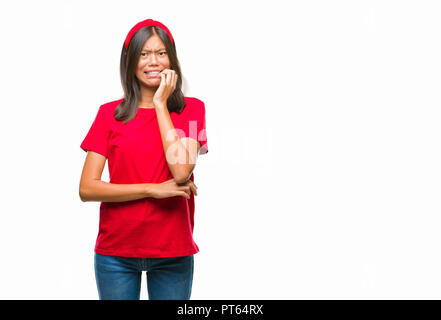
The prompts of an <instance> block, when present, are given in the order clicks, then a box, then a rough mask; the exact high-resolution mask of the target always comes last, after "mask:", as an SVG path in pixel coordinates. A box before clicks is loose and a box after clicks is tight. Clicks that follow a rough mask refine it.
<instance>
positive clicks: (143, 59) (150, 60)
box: [136, 34, 170, 87]
mask: <svg viewBox="0 0 441 320" xmlns="http://www.w3.org/2000/svg"><path fill="white" fill-rule="evenodd" d="M164 69H170V60H169V59H168V54H167V51H166V49H165V45H164V43H163V42H162V40H161V38H159V36H158V35H156V34H153V35H152V36H151V37H150V38H149V39H147V41H146V42H145V43H144V46H143V48H142V50H141V56H140V57H139V61H138V68H137V70H136V77H137V78H138V80H139V82H140V84H141V85H144V86H146V87H157V86H159V84H160V83H161V75H160V74H159V72H161V71H162V70H164ZM152 71H154V72H156V73H150V72H152Z"/></svg>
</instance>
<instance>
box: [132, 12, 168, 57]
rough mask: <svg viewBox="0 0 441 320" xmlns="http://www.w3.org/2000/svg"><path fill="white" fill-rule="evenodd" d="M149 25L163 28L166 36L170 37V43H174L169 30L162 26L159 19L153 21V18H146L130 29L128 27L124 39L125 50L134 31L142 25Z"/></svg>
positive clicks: (142, 26)
mask: <svg viewBox="0 0 441 320" xmlns="http://www.w3.org/2000/svg"><path fill="white" fill-rule="evenodd" d="M150 26H155V27H159V28H161V29H162V30H164V31H165V32H167V34H168V36H169V38H170V41H171V43H172V44H173V45H174V42H173V37H172V35H171V33H170V30H168V28H167V27H166V26H164V25H163V24H162V23H161V22H159V21H155V20H152V19H147V20H144V21H141V22H138V23H137V24H136V25H135V26H134V27H133V28H132V29H130V31H129V33H128V34H127V37H126V41H124V47H125V48H126V51H127V48H128V47H129V43H130V40H131V39H132V37H133V35H134V34H135V33H136V32H138V30H139V29H141V28H144V27H150Z"/></svg>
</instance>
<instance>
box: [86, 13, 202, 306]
mask: <svg viewBox="0 0 441 320" xmlns="http://www.w3.org/2000/svg"><path fill="white" fill-rule="evenodd" d="M120 72H121V83H122V86H123V89H124V97H123V98H122V99H119V100H116V101H112V102H108V103H105V104H103V105H101V106H100V107H99V109H98V112H97V114H96V118H95V120H94V122H93V124H92V126H91V127H90V129H89V132H88V133H87V135H86V137H85V139H84V140H83V142H82V144H81V148H82V149H83V150H84V151H86V152H87V156H86V160H85V163H84V167H83V172H82V175H81V182H80V190H79V191H80V197H81V200H82V201H100V202H101V205H100V221H99V232H98V237H97V240H96V245H95V256H94V262H95V277H96V283H97V288H98V294H99V298H100V299H137V300H138V299H139V297H140V284H141V273H142V271H147V289H148V296H149V299H150V300H152V299H162V300H164V299H180V300H188V299H190V294H191V288H192V280H193V266H194V259H193V255H194V254H195V253H197V252H199V248H198V246H197V245H196V243H195V242H194V241H193V227H194V208H195V206H194V195H197V191H196V189H197V187H196V186H195V184H194V176H193V173H192V172H193V169H194V167H195V164H196V159H197V155H198V154H203V153H207V152H208V146H207V137H206V132H205V105H204V103H203V102H202V101H201V100H199V99H197V98H193V97H184V95H183V93H182V91H181V85H182V75H181V69H180V66H179V61H178V58H177V54H176V47H175V42H174V40H173V37H172V35H171V33H170V31H169V30H168V28H167V27H166V26H165V25H163V24H162V23H160V22H158V21H155V20H152V19H147V20H144V21H141V22H139V23H138V24H136V25H135V26H134V27H133V28H132V29H131V30H130V32H129V33H128V35H127V37H126V40H125V42H124V46H123V48H122V52H121V61H120ZM106 159H107V160H108V168H109V176H110V182H104V181H101V174H102V171H103V168H104V165H105V161H106Z"/></svg>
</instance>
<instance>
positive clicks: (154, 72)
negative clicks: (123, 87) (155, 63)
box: [146, 71, 159, 74]
mask: <svg viewBox="0 0 441 320" xmlns="http://www.w3.org/2000/svg"><path fill="white" fill-rule="evenodd" d="M146 73H147V74H158V73H159V72H158V71H153V72H146Z"/></svg>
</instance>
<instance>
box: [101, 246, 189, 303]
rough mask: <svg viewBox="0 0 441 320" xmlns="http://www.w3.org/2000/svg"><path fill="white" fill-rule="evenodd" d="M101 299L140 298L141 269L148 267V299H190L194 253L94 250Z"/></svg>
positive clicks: (145, 269) (144, 269) (146, 269)
mask: <svg viewBox="0 0 441 320" xmlns="http://www.w3.org/2000/svg"><path fill="white" fill-rule="evenodd" d="M94 262H95V278H96V284H97V288H98V295H99V298H100V300H139V297H140V289H141V274H142V271H147V292H148V297H149V300H190V295H191V287H192V284H193V267H194V257H193V255H189V256H183V257H171V258H127V257H117V256H109V255H102V254H98V253H95V261H94Z"/></svg>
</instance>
